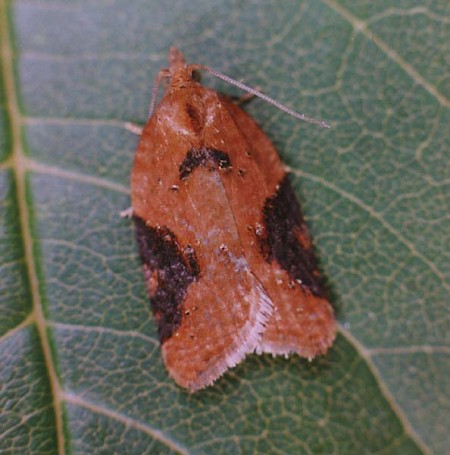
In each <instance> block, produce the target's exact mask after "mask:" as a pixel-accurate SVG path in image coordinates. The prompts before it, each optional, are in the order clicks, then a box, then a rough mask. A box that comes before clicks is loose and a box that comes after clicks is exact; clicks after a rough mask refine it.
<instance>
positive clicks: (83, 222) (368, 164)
mask: <svg viewBox="0 0 450 455" xmlns="http://www.w3.org/2000/svg"><path fill="white" fill-rule="evenodd" d="M0 21H1V22H0V40H1V42H0V45H1V52H2V55H1V57H2V58H1V68H0V69H1V76H0V89H1V90H0V92H1V93H0V131H1V132H0V248H1V255H0V295H1V300H0V305H1V312H2V313H1V314H2V318H0V352H1V362H2V368H1V369H0V383H1V394H0V434H1V438H0V451H1V452H2V453H3V452H4V453H55V452H56V451H59V452H60V453H62V452H64V451H66V452H68V453H70V452H72V453H136V454H140V453H227V454H238V453H240V454H250V453H271V454H272V453H274V454H285V453H292V454H331V453H341V454H363V453H382V454H416V453H417V454H419V453H435V454H444V453H448V447H449V445H450V437H449V432H448V428H449V427H450V406H449V400H448V397H449V396H450V389H449V381H448V376H449V373H450V360H449V353H450V347H449V336H450V327H449V319H450V318H449V310H448V302H449V298H448V296H449V290H450V283H449V272H450V266H449V265H450V261H449V257H448V256H449V244H450V235H449V233H450V223H449V218H448V214H449V209H450V198H449V195H450V191H449V182H450V168H449V166H448V144H449V143H450V128H449V124H450V115H449V107H450V100H449V99H450V78H449V76H448V74H449V73H448V68H449V60H448V56H449V55H450V49H449V48H450V33H449V31H450V26H449V10H448V4H447V2H446V1H439V0H435V1H433V0H431V1H426V2H425V3H424V2H421V3H417V2H415V1H413V0H399V1H397V2H395V6H392V2H387V1H383V2H370V1H358V2H356V1H350V0H341V1H335V0H325V1H323V2H315V1H309V2H307V1H299V2H271V1H269V0H263V1H258V2H256V1H245V2H242V1H241V2H240V1H237V0H221V1H219V0H214V1H211V0H208V1H206V0H191V1H189V2H174V1H164V2H157V1H150V2H149V1H144V0H137V1H133V2H130V1H126V0H110V1H103V2H92V1H84V0H42V1H40V2H30V1H27V0H20V1H19V0H17V1H7V0H0ZM171 45H176V46H177V47H179V48H180V49H181V50H182V51H183V52H184V54H185V56H186V57H187V58H188V59H189V61H191V62H195V63H201V64H204V65H208V66H210V67H212V68H216V69H218V70H219V71H221V72H223V73H225V74H227V75H229V76H231V77H233V78H235V79H238V80H240V79H242V80H244V81H245V82H246V83H247V84H249V85H251V86H254V87H261V88H262V90H263V91H264V92H265V93H267V94H268V95H270V96H272V97H274V98H275V99H277V100H279V101H281V102H283V103H286V104H287V105H289V106H290V107H292V108H294V109H298V110H301V111H304V112H305V113H307V114H308V115H310V116H315V117H319V118H323V119H326V120H329V121H331V122H333V128H332V129H331V130H323V129H320V128H317V127H314V126H312V125H308V124H304V123H301V122H299V121H297V120H294V119H292V118H290V117H288V116H286V115H285V114H284V113H282V112H280V111H277V110H276V109H275V108H274V107H273V106H270V105H267V104H265V103H264V102H263V101H261V100H258V99H256V100H254V101H252V102H251V103H249V105H248V106H246V109H247V110H248V112H250V113H251V115H252V116H253V117H254V118H255V119H256V120H257V121H258V122H259V123H260V124H261V126H262V127H263V129H264V130H265V132H266V133H267V135H268V136H269V137H270V138H271V139H272V140H273V141H274V143H275V145H276V146H277V148H278V150H279V151H280V155H281V156H282V158H283V160H284V161H285V162H286V164H287V165H289V166H290V167H291V168H292V170H293V174H294V178H293V182H294V185H295V188H296V191H297V194H298V195H299V197H300V199H301V201H302V202H303V207H304V211H305V213H306V215H307V218H308V222H309V225H310V227H311V231H312V233H313V235H314V238H315V243H316V246H317V250H318V253H319V256H320V258H321V264H322V268H323V271H324V274H325V275H326V276H327V278H328V280H329V283H330V286H331V288H332V294H333V299H332V300H333V304H334V305H335V306H336V308H337V310H338V318H339V321H340V334H339V336H338V339H337V341H336V343H335V345H334V347H333V348H332V349H331V350H330V352H329V353H328V354H327V355H326V356H324V357H323V358H320V359H316V360H314V361H313V362H307V361H304V360H300V359H299V358H298V357H291V358H290V359H284V358H272V357H270V356H255V355H251V356H248V358H247V359H246V361H245V362H243V363H242V364H240V365H239V366H237V367H236V368H234V369H232V370H231V371H229V372H228V373H227V374H226V375H225V376H223V377H222V378H221V379H220V380H219V381H217V383H216V384H215V385H214V386H212V387H210V388H208V389H206V390H204V391H201V392H199V393H196V394H193V395H189V394H187V393H186V392H185V391H183V390H181V389H179V388H178V387H177V386H176V385H175V384H174V383H173V382H172V381H171V380H170V379H169V378H168V376H167V374H166V372H165V370H164V366H163V364H162V361H161V357H160V351H159V347H158V342H157V337H156V332H155V326H154V323H153V319H152V316H151V313H150V310H149V305H148V299H147V294H146V291H145V289H144V284H143V278H142V275H141V270H140V264H139V260H138V257H137V254H136V246H135V243H134V234H133V227H132V226H131V225H130V222H129V221H127V220H124V219H121V218H120V216H119V212H120V211H121V210H123V209H126V208H127V207H128V206H129V192H128V178H129V177H128V175H129V171H130V167H131V163H132V159H133V151H134V149H135V147H136V143H137V137H135V136H134V135H133V134H131V133H130V132H128V131H127V130H125V129H124V123H125V122H127V121H137V122H141V123H143V122H144V121H145V118H146V111H147V108H148V104H149V100H150V95H151V87H152V83H153V78H154V77H155V75H156V74H157V72H158V70H159V69H160V68H161V67H164V65H166V53H167V50H168V48H169V46H171ZM204 83H205V85H208V86H210V87H213V88H216V89H217V90H221V91H223V92H226V93H228V94H236V93H237V89H236V88H234V87H230V86H227V85H226V84H224V83H222V82H220V81H218V80H215V79H213V78H211V77H210V76H205V77H204Z"/></svg>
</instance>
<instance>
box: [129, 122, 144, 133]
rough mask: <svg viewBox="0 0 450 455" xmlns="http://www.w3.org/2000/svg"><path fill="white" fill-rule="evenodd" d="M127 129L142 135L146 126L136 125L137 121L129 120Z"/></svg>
mask: <svg viewBox="0 0 450 455" xmlns="http://www.w3.org/2000/svg"><path fill="white" fill-rule="evenodd" d="M125 129H126V130H128V131H130V133H133V134H137V135H138V136H140V135H141V134H142V131H143V129H144V128H142V126H140V125H136V124H135V123H131V122H127V123H125Z"/></svg>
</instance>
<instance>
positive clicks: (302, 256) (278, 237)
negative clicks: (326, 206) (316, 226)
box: [260, 175, 325, 297]
mask: <svg viewBox="0 0 450 455" xmlns="http://www.w3.org/2000/svg"><path fill="white" fill-rule="evenodd" d="M263 216H264V222H265V225H266V235H265V236H264V237H263V238H262V239H261V240H260V244H261V249H262V251H263V254H264V256H265V257H266V260H267V261H268V262H270V261H272V260H275V261H277V262H278V264H280V266H281V267H282V268H283V269H284V270H286V272H288V274H289V276H290V277H291V278H292V279H293V280H295V281H297V282H298V283H299V284H300V285H301V286H302V287H303V288H306V289H307V290H309V291H310V292H311V293H312V294H313V295H316V296H319V297H324V295H325V288H324V286H323V283H322V280H321V278H320V274H319V271H318V267H317V262H316V259H315V256H314V249H313V246H312V242H311V239H310V237H309V234H308V229H307V227H306V224H305V221H304V219H303V216H302V214H301V211H300V206H299V203H298V201H297V198H296V197H295V194H294V191H293V190H292V187H291V184H290V182H289V178H288V176H287V175H286V176H285V177H284V178H283V180H282V181H281V183H280V184H279V185H278V187H277V192H276V193H275V194H274V195H273V196H271V197H269V198H267V199H266V202H265V204H264V209H263Z"/></svg>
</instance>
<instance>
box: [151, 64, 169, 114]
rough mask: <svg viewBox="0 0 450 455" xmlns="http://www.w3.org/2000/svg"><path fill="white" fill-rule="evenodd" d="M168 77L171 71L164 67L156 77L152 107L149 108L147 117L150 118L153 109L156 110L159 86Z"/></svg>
mask: <svg viewBox="0 0 450 455" xmlns="http://www.w3.org/2000/svg"><path fill="white" fill-rule="evenodd" d="M167 77H170V72H169V70H168V69H163V70H161V71H160V72H159V73H158V75H157V76H156V77H155V80H154V81H153V87H152V98H151V101H150V107H149V108H148V117H147V119H149V118H150V117H151V116H152V114H153V111H154V110H155V105H156V98H157V97H158V91H159V86H160V84H161V80H162V79H164V78H167Z"/></svg>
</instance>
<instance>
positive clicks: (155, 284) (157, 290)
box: [131, 48, 336, 391]
mask: <svg viewBox="0 0 450 455" xmlns="http://www.w3.org/2000/svg"><path fill="white" fill-rule="evenodd" d="M198 69H205V67H202V66H200V65H189V64H186V62H185V60H184V57H183V55H182V54H181V52H180V51H179V50H177V49H176V48H171V49H170V52H169V68H168V69H165V70H162V71H161V72H160V75H159V79H167V80H168V86H167V88H166V90H165V93H164V96H163V98H162V99H161V101H160V102H159V104H158V106H157V107H156V109H154V110H153V108H152V109H151V110H152V111H153V112H152V115H151V117H150V118H149V120H148V122H147V124H146V125H145V127H144V129H143V132H142V135H141V138H140V142H139V145H138V147H137V151H136V155H135V159H134V164H133V169H132V173H131V199H132V216H133V219H134V222H135V225H136V236H137V242H138V247H139V253H140V257H141V260H142V263H143V270H144V277H145V281H146V284H147V287H148V292H149V295H150V303H151V308H152V310H153V314H154V317H155V320H156V322H157V324H158V333H159V337H160V341H161V348H162V356H163V360H164V363H165V365H166V367H167V370H168V372H169V374H170V376H171V377H172V378H173V379H174V380H175V381H176V383H177V384H179V385H180V386H181V387H184V388H187V389H189V390H190V391H196V390H199V389H202V388H204V387H206V386H208V385H210V384H212V383H213V382H214V381H215V380H216V379H217V378H219V377H220V376H221V375H222V374H223V373H224V372H225V371H226V370H227V369H228V368H231V367H233V366H235V365H236V364H238V363H239V362H240V361H241V360H243V359H244V357H245V356H246V355H247V354H250V353H253V352H256V353H258V354H262V353H270V354H273V355H284V356H288V355H290V354H292V353H296V354H298V355H299V356H301V357H306V358H308V359H312V358H313V357H315V356H317V355H319V354H324V353H325V352H326V351H327V350H328V348H329V347H330V346H331V345H332V343H333V341H334V339H335V334H336V324H335V318H334V314H333V310H332V307H331V305H330V303H329V301H328V299H327V297H326V293H325V289H324V286H323V282H322V278H321V276H320V273H319V271H318V267H317V261H316V258H315V255H314V251H313V245H312V242H311V237H310V235H309V233H308V229H307V227H306V224H305V221H304V219H303V216H302V213H301V210H300V207H299V204H298V202H297V199H296V197H295V194H294V192H293V189H292V187H291V184H290V182H289V178H288V175H287V173H286V171H285V168H284V167H283V164H282V162H281V161H280V158H279V156H278V153H277V151H276V150H275V148H274V146H273V145H272V143H271V141H270V140H269V139H268V137H267V136H266V135H265V134H264V132H263V131H262V130H261V129H260V128H259V126H258V125H257V124H256V123H255V121H254V120H252V118H251V117H250V116H249V115H248V114H246V113H245V112H244V111H243V110H242V109H241V108H240V107H239V106H237V105H236V104H235V103H233V102H232V101H231V100H230V99H229V98H227V97H225V96H223V95H221V94H219V93H217V92H215V91H214V90H211V89H208V88H205V87H203V86H202V85H200V83H198V82H197V81H196V80H195V78H194V77H193V74H194V72H195V71H197V70H198ZM209 71H210V72H212V73H213V74H216V75H217V74H219V77H222V78H223V79H225V80H228V78H227V77H226V76H223V75H221V74H220V73H215V72H214V71H212V70H209ZM237 84H238V85H239V86H243V87H244V88H246V89H248V87H246V86H244V85H243V84H240V83H237ZM249 91H250V92H251V93H255V94H257V95H258V96H261V97H263V98H265V99H268V100H269V101H270V102H272V103H273V104H277V103H276V102H275V101H273V100H271V99H270V98H268V97H267V96H265V95H262V94H260V93H259V92H257V91H255V90H254V89H249ZM154 98H155V96H154ZM282 108H283V110H287V111H288V112H289V109H287V108H284V107H282ZM297 117H300V118H303V119H306V120H310V121H312V122H315V123H320V122H319V121H315V120H311V119H307V118H305V117H304V116H303V115H302V114H297Z"/></svg>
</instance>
